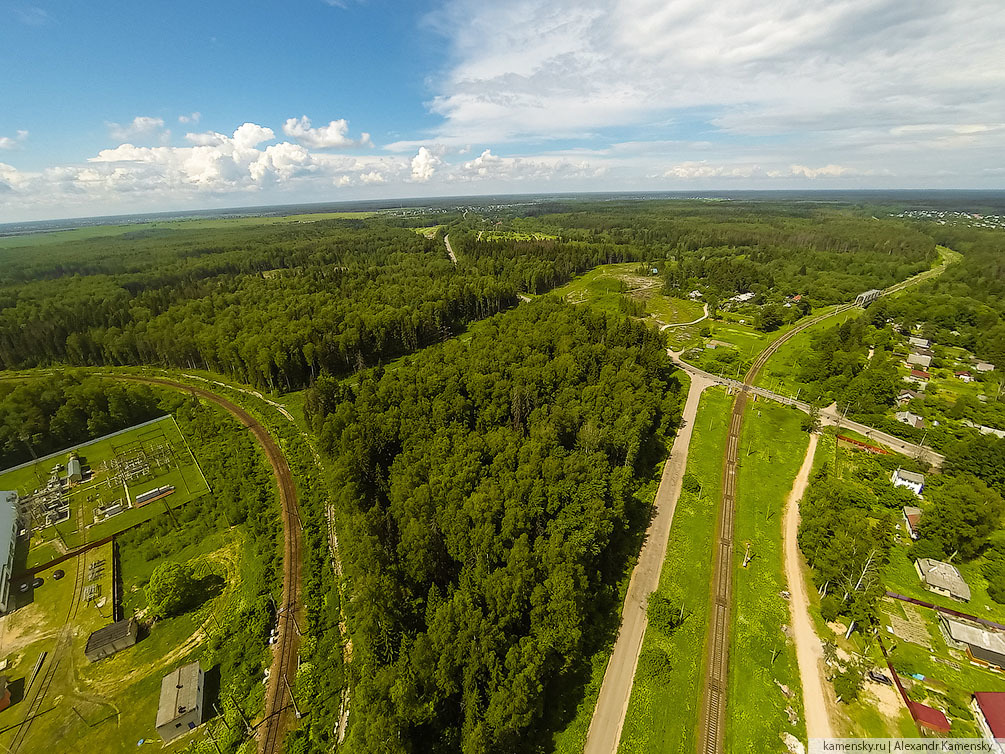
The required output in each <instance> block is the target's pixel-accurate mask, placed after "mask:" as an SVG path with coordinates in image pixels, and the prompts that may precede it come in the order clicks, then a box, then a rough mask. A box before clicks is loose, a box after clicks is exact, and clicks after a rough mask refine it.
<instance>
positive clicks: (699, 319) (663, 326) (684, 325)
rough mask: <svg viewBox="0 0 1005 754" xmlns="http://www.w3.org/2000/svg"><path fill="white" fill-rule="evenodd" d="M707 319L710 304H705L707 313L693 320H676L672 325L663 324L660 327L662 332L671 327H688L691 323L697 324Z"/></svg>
mask: <svg viewBox="0 0 1005 754" xmlns="http://www.w3.org/2000/svg"><path fill="white" fill-rule="evenodd" d="M706 319H708V304H705V313H704V314H702V315H701V316H700V317H698V319H694V320H691V321H690V322H675V323H673V324H672V325H662V326H661V327H660V332H663V331H664V330H667V329H669V328H671V327H687V326H689V325H697V324H698V323H699V322H704V321H705V320H706Z"/></svg>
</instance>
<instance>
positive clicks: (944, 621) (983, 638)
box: [939, 615, 1005, 668]
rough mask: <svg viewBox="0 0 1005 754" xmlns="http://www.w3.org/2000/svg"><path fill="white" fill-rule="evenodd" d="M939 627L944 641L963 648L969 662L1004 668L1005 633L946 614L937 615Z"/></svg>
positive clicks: (955, 647) (957, 647) (953, 646)
mask: <svg viewBox="0 0 1005 754" xmlns="http://www.w3.org/2000/svg"><path fill="white" fill-rule="evenodd" d="M939 628H940V629H942V635H943V636H944V637H945V639H946V643H947V644H948V645H949V646H950V647H952V648H954V649H962V650H965V651H966V653H967V657H969V658H970V661H971V662H974V663H976V664H978V665H994V666H995V667H998V668H1005V634H1002V633H1001V632H999V631H992V630H990V629H987V628H983V627H981V626H978V625H977V624H975V623H965V622H963V621H962V620H958V619H956V618H949V617H947V616H946V615H940V616H939Z"/></svg>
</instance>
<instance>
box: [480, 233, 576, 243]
mask: <svg viewBox="0 0 1005 754" xmlns="http://www.w3.org/2000/svg"><path fill="white" fill-rule="evenodd" d="M480 240H482V241H557V240H558V236H554V235H551V234H549V233H532V232H524V231H519V230H489V231H485V233H484V234H483V235H482V237H481V239H480Z"/></svg>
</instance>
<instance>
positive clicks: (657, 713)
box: [618, 388, 732, 754]
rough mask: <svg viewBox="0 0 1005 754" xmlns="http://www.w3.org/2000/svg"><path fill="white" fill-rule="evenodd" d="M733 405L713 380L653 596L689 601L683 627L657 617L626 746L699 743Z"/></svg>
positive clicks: (670, 747)
mask: <svg viewBox="0 0 1005 754" xmlns="http://www.w3.org/2000/svg"><path fill="white" fill-rule="evenodd" d="M731 405H732V397H730V396H727V395H726V393H725V390H724V389H722V388H709V389H707V390H706V391H705V392H704V393H703V394H702V397H701V403H700V404H699V406H698V415H697V417H696V419H695V426H694V434H693V436H692V438H691V447H690V452H689V453H688V460H687V472H686V475H685V480H684V488H683V489H682V490H681V495H680V499H679V500H678V502H677V508H676V511H675V513H674V519H673V525H672V527H671V529H670V539H669V542H668V544H667V555H666V559H665V560H664V561H663V569H662V572H661V574H660V584H659V588H658V589H657V590H656V592H654V595H653V598H652V600H653V601H663V604H664V605H665V606H666V607H667V608H668V612H671V613H673V612H674V611H679V610H680V609H681V606H683V608H684V612H683V615H684V619H683V622H682V623H681V624H680V625H679V626H678V627H677V628H676V629H669V630H667V629H665V628H663V627H661V626H659V625H656V623H655V622H653V621H650V623H649V626H648V628H647V629H646V633H645V637H644V638H643V641H642V650H641V654H640V656H639V665H638V669H637V670H636V672H635V682H634V685H633V686H632V695H631V699H630V700H629V703H628V713H627V715H626V717H625V724H624V729H623V730H622V733H621V742H620V745H619V746H618V751H619V752H620V753H621V754H642V753H643V752H663V751H666V752H671V751H673V752H689V751H692V750H693V749H694V747H695V745H696V744H695V736H696V733H697V723H698V709H699V704H700V699H699V691H700V686H701V674H702V661H703V652H702V647H704V645H705V633H706V630H707V623H708V601H709V589H708V584H709V579H710V578H711V573H712V559H711V557H710V555H709V553H710V552H711V547H712V540H713V538H714V536H715V523H716V511H717V510H718V505H719V495H720V484H721V474H722V456H723V453H724V451H725V446H726V437H727V435H728V429H729V418H730V406H731ZM699 485H700V491H701V495H700V497H699V495H698V494H697V493H698V488H699ZM650 604H652V602H651V603H650ZM677 614H679V613H677Z"/></svg>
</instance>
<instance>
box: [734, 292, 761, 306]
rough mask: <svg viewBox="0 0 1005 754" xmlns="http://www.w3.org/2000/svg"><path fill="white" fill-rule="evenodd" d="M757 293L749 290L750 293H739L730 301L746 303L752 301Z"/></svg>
mask: <svg viewBox="0 0 1005 754" xmlns="http://www.w3.org/2000/svg"><path fill="white" fill-rule="evenodd" d="M755 295H757V294H755V293H750V292H748V293H737V294H736V295H735V296H733V297H732V298H731V299H729V300H730V301H736V302H737V303H740V304H744V303H746V302H747V301H750V299H752V298H753V297H754V296H755Z"/></svg>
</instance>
